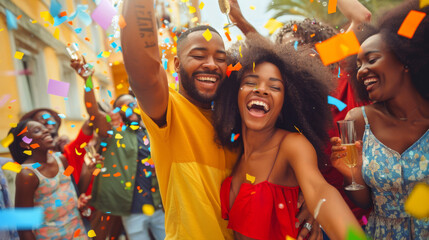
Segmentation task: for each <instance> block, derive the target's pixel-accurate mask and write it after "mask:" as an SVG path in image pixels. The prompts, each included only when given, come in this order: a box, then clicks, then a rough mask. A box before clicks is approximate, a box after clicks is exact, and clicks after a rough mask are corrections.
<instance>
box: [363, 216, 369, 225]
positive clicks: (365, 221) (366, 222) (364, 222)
mask: <svg viewBox="0 0 429 240" xmlns="http://www.w3.org/2000/svg"><path fill="white" fill-rule="evenodd" d="M362 223H363V225H367V224H368V219H366V217H365V215H364V216H362Z"/></svg>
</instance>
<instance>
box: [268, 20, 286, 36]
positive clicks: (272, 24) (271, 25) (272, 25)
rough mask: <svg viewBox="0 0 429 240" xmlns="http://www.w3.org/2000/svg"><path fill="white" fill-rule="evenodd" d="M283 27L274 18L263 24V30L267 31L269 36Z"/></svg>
mask: <svg viewBox="0 0 429 240" xmlns="http://www.w3.org/2000/svg"><path fill="white" fill-rule="evenodd" d="M281 27H283V23H281V22H279V21H277V20H276V19H274V18H271V19H270V20H268V22H267V23H266V24H265V26H264V28H266V29H268V33H269V34H270V35H271V34H273V33H274V32H275V31H276V30H277V29H279V28H281Z"/></svg>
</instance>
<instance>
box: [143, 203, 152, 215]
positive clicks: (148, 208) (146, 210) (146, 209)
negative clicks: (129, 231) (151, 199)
mask: <svg viewBox="0 0 429 240" xmlns="http://www.w3.org/2000/svg"><path fill="white" fill-rule="evenodd" d="M142 211H143V214H145V215H147V216H152V215H153V213H154V212H155V208H154V207H153V206H152V205H151V204H144V205H143V207H142Z"/></svg>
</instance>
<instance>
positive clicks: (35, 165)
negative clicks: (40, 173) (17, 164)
mask: <svg viewBox="0 0 429 240" xmlns="http://www.w3.org/2000/svg"><path fill="white" fill-rule="evenodd" d="M40 166H42V165H40V163H38V162H36V163H35V164H33V165H31V167H32V168H34V169H36V168H38V167H40Z"/></svg>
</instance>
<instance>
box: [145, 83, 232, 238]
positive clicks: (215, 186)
mask: <svg viewBox="0 0 429 240" xmlns="http://www.w3.org/2000/svg"><path fill="white" fill-rule="evenodd" d="M210 117H211V110H206V109H201V108H198V107H197V106H195V105H194V104H192V103H191V102H189V101H188V100H187V99H186V98H185V97H183V96H182V95H180V94H179V93H177V92H176V91H174V90H173V89H169V100H168V108H167V115H166V120H167V124H166V126H163V127H162V128H159V127H158V125H157V124H156V123H154V122H153V121H152V119H151V118H150V117H148V116H147V115H146V114H144V113H142V118H143V121H144V123H145V125H146V128H147V130H148V132H149V137H150V143H151V156H152V159H153V160H154V162H155V169H156V174H157V177H158V182H159V186H160V192H161V197H162V202H163V204H164V207H165V227H166V234H167V237H166V239H214V240H219V239H233V233H232V231H231V230H229V229H227V221H225V220H223V219H222V216H221V208H220V186H221V183H222V181H223V180H224V179H225V178H226V177H227V176H229V174H230V173H231V170H232V167H233V166H234V163H235V161H236V159H237V157H238V155H237V153H233V152H231V151H228V150H227V149H226V148H225V149H224V148H222V147H219V146H218V145H217V144H216V143H215V142H214V136H215V135H214V134H215V133H214V129H213V126H212V124H211V119H210Z"/></svg>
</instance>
